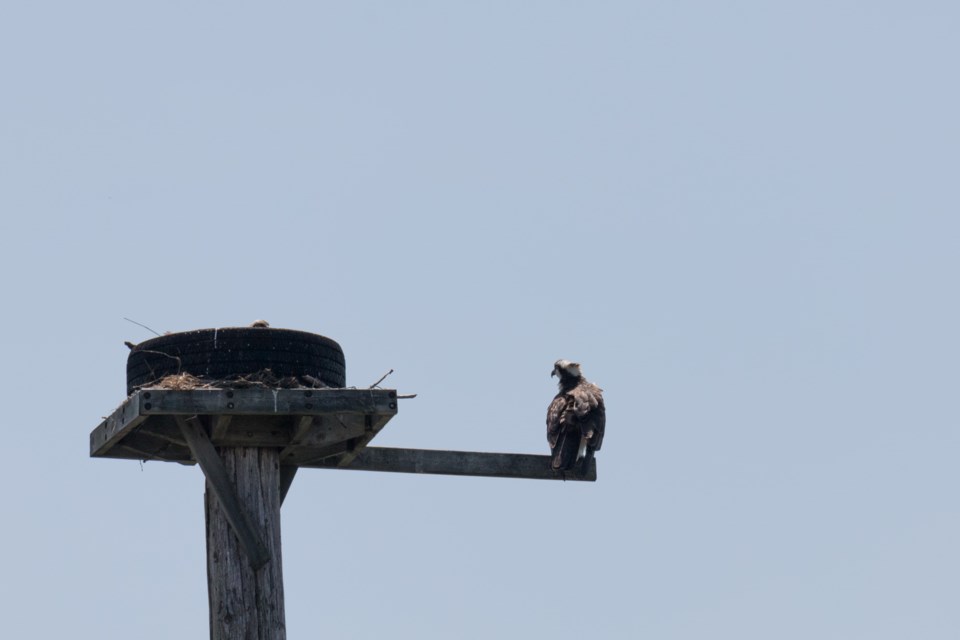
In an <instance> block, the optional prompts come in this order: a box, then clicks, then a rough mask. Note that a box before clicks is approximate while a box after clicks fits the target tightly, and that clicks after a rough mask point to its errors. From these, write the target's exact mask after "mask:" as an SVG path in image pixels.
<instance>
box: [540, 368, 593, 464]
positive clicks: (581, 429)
mask: <svg viewBox="0 0 960 640" xmlns="http://www.w3.org/2000/svg"><path fill="white" fill-rule="evenodd" d="M606 422H607V415H606V407H604V404H603V390H602V389H601V388H600V387H598V386H597V385H595V384H593V383H592V382H590V381H588V380H587V379H585V378H583V377H582V376H577V377H573V376H569V375H566V374H565V373H563V372H561V377H560V393H558V394H557V395H556V397H555V398H554V399H553V402H551V403H550V406H549V407H548V408H547V442H548V443H549V444H550V451H551V453H552V455H553V462H552V466H553V468H554V469H558V470H559V469H562V470H568V469H572V468H573V467H574V465H575V464H576V462H577V453H578V451H579V449H580V445H581V442H583V444H585V445H586V450H587V457H588V458H590V457H593V454H594V453H595V452H596V451H599V450H600V446H601V445H602V444H603V432H604V427H605V426H606Z"/></svg>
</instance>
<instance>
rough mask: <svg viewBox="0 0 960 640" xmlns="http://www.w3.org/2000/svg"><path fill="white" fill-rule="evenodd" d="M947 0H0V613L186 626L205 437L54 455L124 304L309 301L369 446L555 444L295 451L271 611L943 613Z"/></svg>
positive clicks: (319, 629) (382, 621) (156, 631)
mask: <svg viewBox="0 0 960 640" xmlns="http://www.w3.org/2000/svg"><path fill="white" fill-rule="evenodd" d="M957 33H960V10H958V9H957V5H956V4H955V3H949V2H910V3H907V2H870V3H867V2H844V1H839V2H838V1H833V2H803V3H799V2H793V3H763V2H737V3H726V4H722V3H708V2H656V3H651V2H591V3H587V2H543V1H537V2H515V1H514V2H484V3H481V2H454V1H445V2H415V3H396V2H390V3H388V2H349V3H347V2H343V3H323V2H287V3H281V4H276V3H272V4H267V3H253V2H243V3H222V2H219V3H209V2H208V3H200V4H199V6H198V3H196V2H193V3H187V2H166V3H129V2H126V3H122V2H103V1H98V0H93V1H90V2H83V3H74V2H62V1H59V2H58V1H56V0H54V1H51V2H35V3H29V4H28V3H20V2H10V3H8V4H7V5H5V6H4V7H3V8H2V9H0V82H2V95H3V99H2V100H0V211H2V212H3V216H2V218H0V268H2V270H0V273H2V274H3V275H2V276H0V277H2V286H3V289H2V293H3V299H4V301H5V304H4V307H5V312H4V313H3V315H2V321H0V322H2V324H0V329H2V334H3V335H4V336H5V339H4V341H3V348H4V351H5V352H6V353H7V354H8V363H7V366H5V367H3V370H2V373H0V376H2V385H0V388H2V389H3V391H2V394H3V400H4V405H5V407H6V413H5V419H4V427H5V434H6V436H5V440H4V441H5V449H6V456H5V462H4V465H3V466H2V470H0V481H2V486H3V487H5V489H4V491H3V503H4V522H5V526H3V527H2V528H0V541H2V542H3V545H2V547H3V548H4V549H5V550H6V551H7V554H8V557H7V559H6V562H5V567H4V569H3V571H2V572H0V617H2V619H3V620H4V630H5V631H4V634H5V636H9V637H11V638H61V637H67V636H73V635H76V634H77V633H78V632H79V633H81V635H91V637H93V636H94V635H95V636H96V637H98V638H104V639H111V638H131V637H135V638H138V640H139V639H142V640H165V639H169V638H202V637H206V635H205V634H206V632H207V631H206V629H207V597H206V578H205V569H204V549H203V513H202V511H203V509H202V491H203V482H202V475H201V473H200V471H199V470H198V469H195V468H190V467H182V466H179V465H171V464H162V463H152V462H151V463H147V464H145V465H143V466H142V467H141V465H139V464H138V463H136V462H125V461H109V460H91V459H89V458H88V457H87V454H88V445H87V436H88V434H89V432H90V431H91V430H92V429H93V428H94V427H95V426H96V424H97V423H98V422H99V421H100V417H101V416H103V415H106V414H107V413H109V412H110V411H111V410H112V409H113V408H114V407H115V406H116V405H118V404H119V403H120V402H121V401H122V400H123V397H124V390H125V384H124V383H125V380H124V367H125V358H126V353H127V351H126V348H125V347H124V346H123V341H124V340H131V341H134V342H136V341H140V340H143V339H145V338H148V337H150V334H149V333H148V332H146V331H144V330H142V329H140V328H139V327H137V326H135V325H132V324H130V323H127V322H125V321H124V320H123V319H122V318H123V317H124V316H126V317H131V318H134V319H136V320H138V321H140V322H143V323H146V324H148V325H150V326H152V327H153V328H155V329H157V330H160V331H165V330H170V331H179V330H188V329H195V328H203V327H215V326H232V325H243V324H247V323H249V322H251V321H253V320H254V319H257V318H261V317H262V318H266V319H267V320H269V321H270V322H271V323H272V325H273V326H279V327H287V328H295V329H302V330H307V331H314V332H317V333H322V334H324V335H328V336H330V337H332V338H334V339H336V340H338V341H339V342H340V343H341V344H342V345H343V348H344V350H345V352H346V356H347V379H348V384H351V385H360V386H364V385H368V384H370V383H372V382H373V381H375V380H376V379H377V378H379V377H380V375H382V374H383V372H385V371H386V370H387V369H389V368H393V369H395V370H396V373H395V374H394V375H393V376H392V377H391V378H389V379H388V382H389V383H392V384H393V385H395V386H396V387H397V388H399V389H400V390H401V391H403V392H415V393H418V394H419V396H418V398H417V399H415V400H410V401H407V402H406V403H405V404H403V405H401V408H400V414H399V415H398V416H397V417H396V418H395V419H394V420H393V421H392V422H391V423H390V424H389V425H388V427H387V428H386V430H385V431H384V432H383V433H382V435H381V436H380V437H379V438H378V441H377V442H378V443H379V444H381V445H392V446H410V447H427V448H456V449H470V450H481V451H505V452H523V453H528V452H534V453H536V452H539V453H545V452H546V441H545V434H544V422H543V421H544V415H545V411H546V406H547V404H548V402H549V400H550V398H551V397H552V395H553V393H554V385H553V383H552V381H551V379H550V377H549V372H550V369H551V367H552V363H553V361H554V360H556V359H557V358H560V357H564V358H572V359H576V360H578V361H580V362H582V363H583V368H584V372H585V373H586V375H587V376H588V377H590V378H591V379H592V380H594V381H596V382H597V383H598V384H599V385H600V386H602V387H603V388H604V389H605V390H606V396H607V404H608V411H609V415H608V433H607V437H606V439H605V441H604V445H605V446H604V449H603V451H602V452H601V453H600V455H599V456H598V464H599V481H598V482H597V483H595V484H578V483H552V482H536V481H520V480H516V481H510V480H498V479H469V478H445V477H414V476H404V475H379V474H365V473H360V472H337V471H319V470H316V471H304V472H303V473H301V474H300V475H299V476H298V477H297V481H296V482H295V484H294V486H293V488H292V490H291V493H290V495H289V497H288V500H287V503H286V504H285V506H284V510H283V518H284V520H283V525H282V526H283V540H284V547H283V553H284V573H285V578H286V579H285V586H286V596H287V597H286V602H287V612H286V613H287V623H288V634H289V637H290V638H318V637H329V638H350V639H353V638H355V639H367V638H370V639H372V638H382V637H387V636H389V637H391V638H418V639H434V638H436V639H440V638H444V639H446V638H469V639H474V638H491V637H494V638H507V639H513V638H517V639H523V640H527V639H529V638H545V637H595V638H614V639H619V638H640V637H644V638H657V639H658V640H702V639H704V638H716V639H724V640H725V639H731V640H754V639H756V640H769V639H770V638H777V639H779V640H792V639H796V640H809V639H811V638H817V639H818V640H832V639H836V640H841V639H842V640H849V639H859V638H864V639H866V638H869V639H870V640H885V639H890V640H893V639H897V640H899V639H902V638H923V639H924V640H948V639H949V640H953V639H955V638H956V637H957V636H958V634H960V608H958V607H957V604H956V603H957V601H958V599H960V578H958V576H960V551H958V546H957V540H958V539H960V507H958V503H957V486H958V480H960V471H958V466H957V459H958V454H960V432H958V405H957V392H956V387H957V382H958V365H957V363H958V362H960V339H958V337H957V331H958V327H960V304H958V300H957V294H956V290H957V274H958V268H960V216H958V211H960V193H958V185H960V180H958V175H960V156H958V149H960V124H958V116H957V114H958V113H960V90H958V85H957V81H956V75H957V61H958V59H960V39H958V38H957Z"/></svg>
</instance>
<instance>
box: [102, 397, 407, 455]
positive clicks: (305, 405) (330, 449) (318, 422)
mask: <svg viewBox="0 0 960 640" xmlns="http://www.w3.org/2000/svg"><path fill="white" fill-rule="evenodd" d="M396 414H397V392H396V391H394V390H392V389H262V388H252V389H197V390H190V391H172V390H166V389H147V390H142V391H137V392H135V393H133V394H131V395H130V396H129V397H128V398H127V399H126V400H125V401H124V402H123V404H121V405H120V406H119V407H118V408H117V410H116V411H114V412H113V414H111V415H110V416H108V417H107V418H106V419H105V420H104V421H103V422H101V423H100V425H99V426H97V428H96V429H94V430H93V432H92V433H91V434H90V455H91V456H92V457H97V458H126V459H131V460H162V461H166V462H181V463H184V464H193V463H195V462H196V460H195V459H194V457H193V455H192V454H191V450H190V447H189V446H188V444H187V442H186V440H185V439H184V436H183V433H182V431H181V428H180V426H179V424H178V420H177V419H178V418H179V419H180V420H183V419H184V418H188V417H192V416H197V420H199V421H200V424H201V425H202V426H203V428H204V430H205V431H206V432H207V434H208V436H209V438H210V441H211V442H212V443H213V444H214V446H217V447H270V448H278V449H281V456H280V460H281V464H284V465H290V466H301V465H305V464H311V463H313V464H316V463H319V462H320V461H327V462H328V464H333V466H338V465H340V464H344V465H345V464H349V463H350V462H351V461H352V460H353V458H354V457H355V456H356V454H357V453H359V452H360V451H362V450H363V448H364V447H365V446H366V445H367V443H368V442H370V440H372V439H373V438H374V436H376V435H377V433H378V432H379V431H380V430H381V429H382V428H383V426H384V425H385V424H387V422H388V421H389V420H390V418H392V417H393V416H395V415H396ZM331 458H334V459H335V462H334V461H331V460H330V459H331Z"/></svg>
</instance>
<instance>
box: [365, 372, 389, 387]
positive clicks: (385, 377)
mask: <svg viewBox="0 0 960 640" xmlns="http://www.w3.org/2000/svg"><path fill="white" fill-rule="evenodd" d="M391 373H393V369H390V371H387V372H386V373H385V374H383V375H382V376H380V379H379V380H377V381H376V382H374V383H373V384H372V385H370V386H369V387H367V389H377V388H379V386H380V383H381V382H383V381H384V380H386V379H387V376H388V375H390V374H391Z"/></svg>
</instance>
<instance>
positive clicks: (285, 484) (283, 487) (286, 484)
mask: <svg viewBox="0 0 960 640" xmlns="http://www.w3.org/2000/svg"><path fill="white" fill-rule="evenodd" d="M296 475H297V467H294V466H290V465H281V466H280V505H281V506H283V501H284V500H285V499H286V497H287V493H288V492H289V491H290V486H291V485H292V484H293V478H294V476H296Z"/></svg>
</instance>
